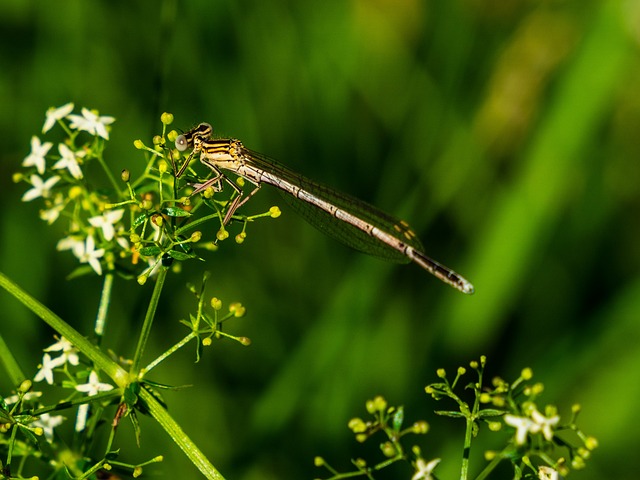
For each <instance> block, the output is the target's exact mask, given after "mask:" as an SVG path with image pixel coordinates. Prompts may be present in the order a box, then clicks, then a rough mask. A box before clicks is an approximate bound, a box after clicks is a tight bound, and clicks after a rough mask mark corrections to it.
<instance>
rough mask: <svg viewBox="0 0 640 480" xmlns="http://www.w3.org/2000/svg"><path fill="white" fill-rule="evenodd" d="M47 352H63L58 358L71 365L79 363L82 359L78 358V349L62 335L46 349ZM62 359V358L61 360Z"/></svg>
mask: <svg viewBox="0 0 640 480" xmlns="http://www.w3.org/2000/svg"><path fill="white" fill-rule="evenodd" d="M44 351H45V352H62V355H61V356H60V357H58V360H59V361H61V362H62V364H64V363H70V364H71V365H78V364H79V363H80V359H79V358H78V349H76V347H74V346H73V345H72V344H71V342H70V341H69V340H67V339H66V338H64V337H60V340H58V341H57V342H56V343H54V344H53V345H51V346H50V347H47V348H45V349H44ZM60 359H62V360H60Z"/></svg>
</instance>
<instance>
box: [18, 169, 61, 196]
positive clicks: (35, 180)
mask: <svg viewBox="0 0 640 480" xmlns="http://www.w3.org/2000/svg"><path fill="white" fill-rule="evenodd" d="M30 180H31V185H32V188H31V189H29V190H27V191H26V192H25V193H24V195H22V201H23V202H30V201H31V200H33V199H35V198H38V197H42V198H47V197H49V196H50V195H51V188H52V187H53V186H54V185H55V184H56V183H58V180H60V177H57V176H53V177H51V178H49V179H48V180H46V181H43V180H42V179H41V178H40V177H39V176H37V175H31V178H30Z"/></svg>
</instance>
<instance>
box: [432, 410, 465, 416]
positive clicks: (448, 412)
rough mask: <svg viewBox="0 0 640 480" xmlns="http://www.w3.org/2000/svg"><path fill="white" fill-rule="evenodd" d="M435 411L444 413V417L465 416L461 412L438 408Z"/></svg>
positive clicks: (438, 413) (437, 413)
mask: <svg viewBox="0 0 640 480" xmlns="http://www.w3.org/2000/svg"><path fill="white" fill-rule="evenodd" d="M434 413H435V414H436V415H442V416H443V417H451V418H464V415H463V414H462V413H460V412H454V411H444V410H438V411H436V412H434Z"/></svg>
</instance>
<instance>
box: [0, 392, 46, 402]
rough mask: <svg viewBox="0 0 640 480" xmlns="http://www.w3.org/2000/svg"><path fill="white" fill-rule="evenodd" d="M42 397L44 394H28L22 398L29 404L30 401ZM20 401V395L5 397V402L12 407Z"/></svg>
mask: <svg viewBox="0 0 640 480" xmlns="http://www.w3.org/2000/svg"><path fill="white" fill-rule="evenodd" d="M41 396H42V392H27V393H25V394H24V395H23V396H22V400H24V401H25V402H28V401H29V400H33V399H35V398H40V397H41ZM18 400H20V396H19V395H11V396H9V397H4V401H5V403H6V404H7V405H12V404H14V403H16V402H17V401H18Z"/></svg>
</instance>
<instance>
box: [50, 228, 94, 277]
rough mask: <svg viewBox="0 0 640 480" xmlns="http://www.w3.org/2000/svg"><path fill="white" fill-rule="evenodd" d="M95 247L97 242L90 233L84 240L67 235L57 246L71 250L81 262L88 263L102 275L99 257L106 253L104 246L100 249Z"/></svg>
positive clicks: (57, 247) (60, 248)
mask: <svg viewBox="0 0 640 480" xmlns="http://www.w3.org/2000/svg"><path fill="white" fill-rule="evenodd" d="M95 248H96V242H95V240H94V239H93V237H92V236H91V235H88V236H87V238H86V239H85V240H84V241H82V240H81V239H79V238H78V237H66V238H63V239H62V240H60V241H59V242H58V245H57V246H56V249H58V250H71V252H72V253H73V255H74V256H75V257H76V258H78V260H80V263H88V264H89V265H91V268H93V270H94V271H95V272H96V273H97V274H98V275H102V265H100V260H99V259H100V258H101V257H102V256H103V255H104V248H100V249H98V250H96V249H95Z"/></svg>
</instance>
